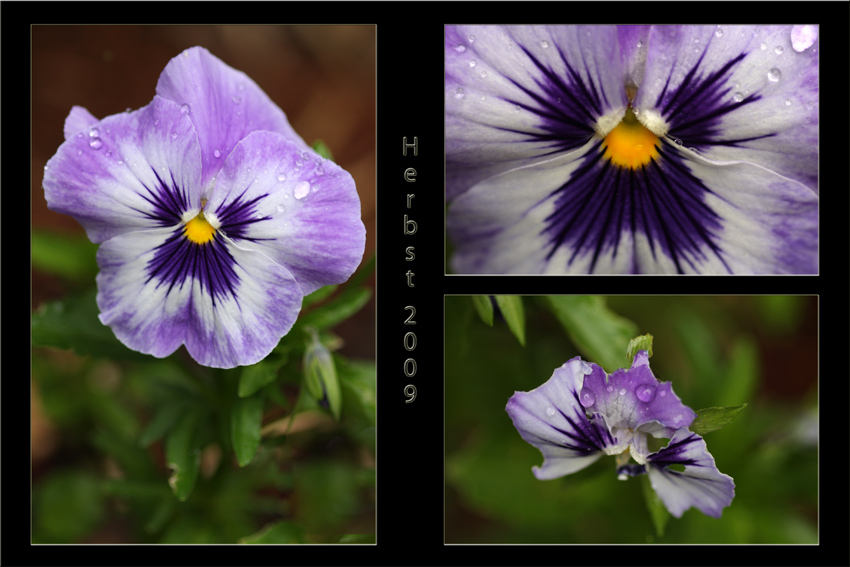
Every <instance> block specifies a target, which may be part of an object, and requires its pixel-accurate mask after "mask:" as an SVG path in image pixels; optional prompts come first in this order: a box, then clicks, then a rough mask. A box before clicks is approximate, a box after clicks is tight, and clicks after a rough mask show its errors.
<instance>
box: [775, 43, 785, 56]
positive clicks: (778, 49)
mask: <svg viewBox="0 0 850 567" xmlns="http://www.w3.org/2000/svg"><path fill="white" fill-rule="evenodd" d="M783 51H785V49H783V48H782V46H781V45H777V46H776V49H774V50H773V52H774V53H776V54H777V55H782V52H783Z"/></svg>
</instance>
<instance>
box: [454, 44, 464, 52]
mask: <svg viewBox="0 0 850 567" xmlns="http://www.w3.org/2000/svg"><path fill="white" fill-rule="evenodd" d="M455 51H457V52H458V53H463V52H464V51H466V46H465V45H463V44H460V45H455Z"/></svg>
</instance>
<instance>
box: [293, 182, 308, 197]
mask: <svg viewBox="0 0 850 567" xmlns="http://www.w3.org/2000/svg"><path fill="white" fill-rule="evenodd" d="M309 192H310V184H309V183H307V182H306V181H302V182H301V183H299V184H298V185H296V186H295V191H294V192H293V195H295V198H296V199H303V198H304V197H306V196H307V194H308V193H309Z"/></svg>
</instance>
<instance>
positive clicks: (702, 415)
mask: <svg viewBox="0 0 850 567" xmlns="http://www.w3.org/2000/svg"><path fill="white" fill-rule="evenodd" d="M745 407H747V404H741V405H740V406H732V407H725V408H705V409H701V410H699V411H697V412H696V414H697V417H696V419H695V420H694V421H693V423H691V427H690V428H689V429H690V430H691V431H693V432H694V433H696V434H697V435H705V434H706V433H711V432H712V431H717V430H718V429H720V428H721V427H723V426H724V425H726V424H727V423H729V422H731V421H732V420H733V419H735V417H736V416H737V415H738V414H739V413H741V411H742V410H743V409H744V408H745Z"/></svg>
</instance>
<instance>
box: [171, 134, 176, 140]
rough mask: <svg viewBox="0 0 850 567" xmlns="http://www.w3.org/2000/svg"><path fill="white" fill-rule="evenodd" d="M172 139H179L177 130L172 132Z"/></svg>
mask: <svg viewBox="0 0 850 567" xmlns="http://www.w3.org/2000/svg"><path fill="white" fill-rule="evenodd" d="M171 139H172V140H176V139H177V132H172V133H171Z"/></svg>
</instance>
